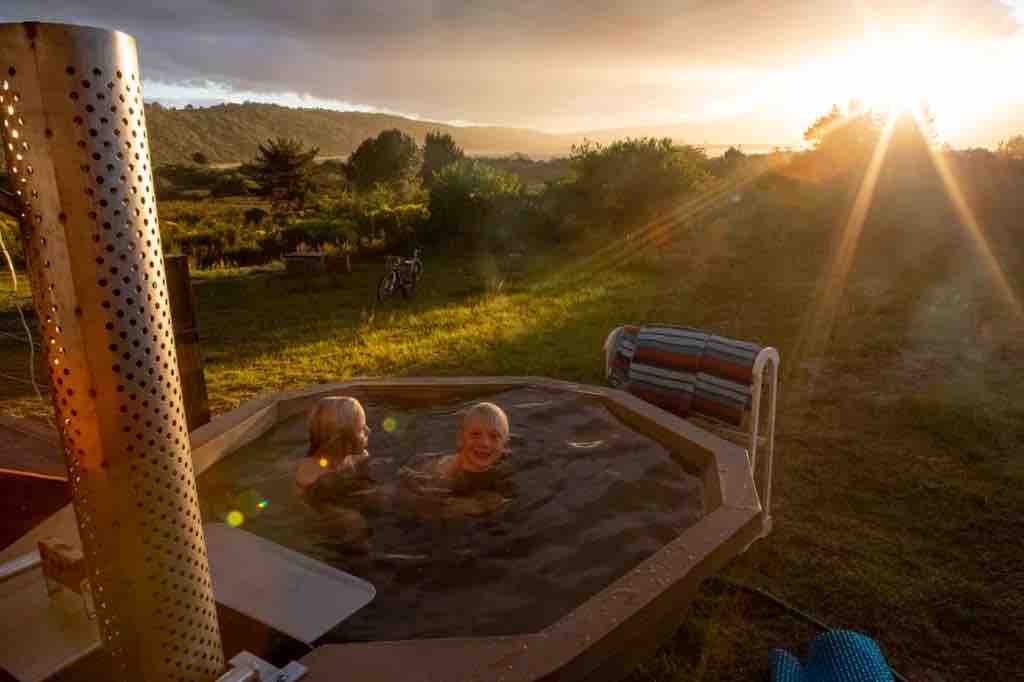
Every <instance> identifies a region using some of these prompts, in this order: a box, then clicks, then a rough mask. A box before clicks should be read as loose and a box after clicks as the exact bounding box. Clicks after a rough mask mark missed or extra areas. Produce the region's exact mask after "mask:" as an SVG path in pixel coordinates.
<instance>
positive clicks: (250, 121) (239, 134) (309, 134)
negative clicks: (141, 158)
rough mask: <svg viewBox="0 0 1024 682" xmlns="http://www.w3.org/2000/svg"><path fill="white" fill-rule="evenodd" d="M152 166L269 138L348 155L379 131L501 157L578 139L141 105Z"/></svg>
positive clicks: (240, 155) (238, 107)
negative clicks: (431, 137) (446, 140)
mask: <svg viewBox="0 0 1024 682" xmlns="http://www.w3.org/2000/svg"><path fill="white" fill-rule="evenodd" d="M146 123H147V126H148V128H149V136H150V141H151V145H150V146H151V148H152V151H153V162H154V163H156V164H162V163H184V162H186V161H188V160H189V159H190V158H191V157H192V155H193V154H194V153H195V152H200V151H201V152H202V153H203V154H205V155H206V157H207V158H208V159H209V160H210V161H211V162H212V163H237V162H241V161H248V160H249V159H251V158H252V157H253V156H254V155H255V154H256V150H257V146H258V145H259V144H260V143H262V142H265V141H266V140H267V139H268V138H271V137H277V136H283V137H294V138H297V139H299V140H301V141H302V142H303V143H305V144H307V145H311V146H315V147H319V148H320V155H321V156H326V157H331V156H335V157H337V156H347V155H348V154H351V153H352V152H353V151H355V149H356V147H358V146H359V143H360V142H362V141H363V140H365V139H366V138H368V137H374V136H376V135H377V134H378V133H380V132H381V131H382V130H387V129H390V128H398V129H399V130H401V131H403V132H405V133H409V134H410V135H412V136H414V137H415V138H416V139H417V140H418V141H419V142H420V143H422V142H423V139H424V138H425V137H426V134H427V133H428V132H429V131H432V130H440V131H442V132H446V133H449V134H450V135H451V136H452V138H453V139H454V140H455V142H456V143H457V144H458V145H459V146H460V147H462V148H463V149H464V150H465V151H466V152H467V153H468V154H471V155H474V156H484V155H486V156H502V155H507V154H512V153H514V152H523V153H527V154H530V155H532V156H538V157H550V156H557V155H562V154H567V153H568V152H569V149H570V147H571V145H572V144H573V142H575V141H577V140H578V139H581V138H580V136H578V135H572V136H570V135H550V134H548V133H542V132H538V131H535V130H528V129H525V128H500V127H489V126H474V127H456V126H451V125H446V124H443V123H432V122H426V121H416V120H413V119H408V118H403V117H401V116H392V115H388V114H367V113H360V112H353V111H330V110H327V109H292V108H289V107H282V106H278V105H276V104H254V103H247V104H221V105H217V106H212V107H203V108H195V109H168V108H165V107H162V106H160V105H158V104H147V105H146Z"/></svg>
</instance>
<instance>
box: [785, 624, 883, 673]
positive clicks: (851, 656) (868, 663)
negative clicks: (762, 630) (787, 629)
mask: <svg viewBox="0 0 1024 682" xmlns="http://www.w3.org/2000/svg"><path fill="white" fill-rule="evenodd" d="M768 667H769V672H770V679H771V682H894V681H893V676H892V671H891V670H890V668H889V664H888V663H886V662H885V657H884V656H882V652H881V651H880V650H879V648H878V645H877V644H875V641H874V640H873V639H870V638H869V637H865V636H864V635H861V634H858V633H856V632H850V631H849V630H830V631H828V632H826V633H824V634H822V635H819V636H818V637H816V638H815V640H814V641H813V642H811V646H810V650H809V652H808V654H807V663H806V664H803V665H802V664H801V663H800V661H799V659H797V657H796V656H794V655H793V654H791V653H789V652H788V651H784V650H782V649H773V650H772V651H771V653H770V654H769V655H768Z"/></svg>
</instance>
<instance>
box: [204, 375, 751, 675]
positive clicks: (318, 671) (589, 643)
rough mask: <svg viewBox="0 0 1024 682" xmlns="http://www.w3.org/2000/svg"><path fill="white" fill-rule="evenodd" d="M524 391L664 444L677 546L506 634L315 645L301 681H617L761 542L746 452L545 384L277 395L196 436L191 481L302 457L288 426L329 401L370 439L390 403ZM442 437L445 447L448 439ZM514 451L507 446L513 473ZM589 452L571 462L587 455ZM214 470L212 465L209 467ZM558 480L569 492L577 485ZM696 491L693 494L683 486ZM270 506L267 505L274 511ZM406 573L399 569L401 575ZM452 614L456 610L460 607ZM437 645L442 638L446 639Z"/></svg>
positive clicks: (449, 401)
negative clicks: (360, 409)
mask: <svg viewBox="0 0 1024 682" xmlns="http://www.w3.org/2000/svg"><path fill="white" fill-rule="evenodd" d="M522 390H532V391H535V392H540V393H541V394H547V395H551V396H556V397H557V396H558V395H560V394H561V395H565V396H579V397H581V398H584V399H586V400H587V401H588V402H590V403H592V404H594V405H598V406H601V407H603V408H604V409H605V410H606V411H607V412H608V413H609V414H611V415H614V417H615V418H616V419H617V420H618V421H619V422H621V423H622V424H623V425H625V426H627V427H628V428H629V429H631V430H632V431H634V432H636V434H637V435H638V437H640V438H641V440H650V441H652V442H654V443H656V444H658V445H660V446H661V448H662V449H663V452H664V453H665V456H666V457H667V458H668V459H670V460H671V462H672V463H673V464H674V465H675V466H677V467H678V469H679V472H678V474H679V477H680V479H679V480H680V481H682V482H681V483H680V485H682V486H683V488H685V489H686V490H687V491H688V493H689V494H690V495H695V496H697V497H698V498H699V509H692V508H691V509H690V510H689V511H687V512H686V513H684V514H683V515H682V517H680V519H683V518H685V519H686V522H685V523H683V522H681V521H680V523H678V524H677V527H678V532H677V534H675V535H674V536H673V537H668V538H664V543H663V544H661V546H660V547H659V548H655V549H653V552H652V553H651V554H650V555H649V556H647V557H646V558H642V559H639V560H638V561H636V562H634V563H633V565H631V566H628V567H624V568H623V569H622V572H621V574H620V575H614V576H612V577H611V578H610V581H608V582H606V584H601V585H600V586H594V587H593V589H592V590H591V591H590V592H589V593H584V594H578V595H575V599H574V602H573V603H571V604H567V605H564V608H563V607H558V608H556V609H554V610H552V609H551V608H548V606H549V605H548V604H546V603H543V604H542V603H538V605H537V609H536V611H537V614H538V615H537V618H535V619H533V625H532V627H531V626H530V625H529V624H527V626H526V627H524V628H522V629H520V630H517V629H516V626H515V624H508V625H507V626H506V624H499V625H497V626H496V625H495V622H494V621H495V620H499V621H500V619H490V621H489V624H488V625H486V626H484V627H480V628H477V630H479V631H482V633H481V634H467V633H470V632H473V631H474V628H473V626H472V625H470V626H467V628H466V629H463V630H459V629H456V630H455V633H456V635H457V636H440V637H439V636H438V632H437V631H431V629H430V628H429V627H427V628H425V629H424V631H423V632H415V628H413V630H409V631H406V632H405V633H404V635H409V636H410V638H404V636H403V638H401V639H399V638H395V639H388V640H385V641H359V642H355V641H350V642H348V643H323V644H321V645H320V646H318V647H317V648H316V649H315V650H314V651H312V652H311V653H310V654H308V655H307V656H305V657H304V658H303V659H302V662H303V663H304V664H306V665H308V666H309V668H310V679H313V680H333V679H337V676H338V675H340V674H345V676H346V677H348V678H349V679H358V680H367V681H371V680H378V679H379V680H393V679H403V680H540V679H558V680H583V679H586V680H594V679H598V680H615V679H620V678H621V677H623V676H624V675H625V674H626V673H627V672H628V671H629V670H630V669H631V668H632V667H633V666H634V665H635V664H636V663H638V662H640V661H642V660H644V659H645V658H646V657H648V656H650V655H651V653H653V651H654V650H655V649H656V648H657V646H658V645H659V644H661V643H662V642H664V641H665V640H666V639H667V638H668V637H669V636H671V634H672V633H673V632H674V631H675V629H676V628H677V627H678V626H679V624H680V623H681V622H682V621H683V620H684V619H685V618H686V615H687V610H688V608H689V605H690V603H691V601H692V599H693V596H694V595H695V593H696V590H697V587H698V585H699V583H700V581H701V580H702V579H703V578H704V577H706V576H708V575H710V574H711V573H713V572H714V571H715V570H717V569H718V568H719V567H720V566H721V565H723V564H724V563H725V562H727V561H728V560H729V559H731V558H732V557H734V556H736V555H737V554H739V553H741V552H742V551H744V550H745V549H746V547H748V546H749V545H750V543H751V542H753V541H754V540H755V539H757V538H758V537H761V536H763V535H764V534H766V533H767V532H768V524H767V521H766V519H765V516H764V514H763V512H762V509H761V505H760V503H759V500H758V494H757V491H756V490H755V484H754V480H753V476H752V474H751V471H750V467H749V465H748V463H747V456H746V453H745V451H744V450H743V449H742V448H740V447H739V446H737V445H735V444H733V443H730V442H728V441H725V440H723V439H721V438H719V437H717V436H715V435H713V434H711V433H709V432H707V431H706V430H703V429H701V428H699V427H697V426H695V425H693V424H692V423H690V422H687V421H685V420H682V419H679V418H677V417H674V416H672V415H669V414H668V413H666V412H664V411H662V410H660V409H658V408H655V407H652V406H651V405H649V404H647V403H645V402H643V401H641V400H639V399H637V398H634V397H633V396H630V395H628V394H626V393H623V392H621V391H616V390H613V389H606V388H600V387H594V386H586V385H581V384H573V383H567V382H561V381H555V380H551V379H543V378H532V377H494V378H487V377H474V378H437V379H379V380H374V379H368V380H360V381H352V382H346V383H339V384H331V385H322V386H316V387H311V388H308V389H304V390H299V391H291V392H286V393H280V394H275V395H272V396H268V397H266V398H263V399H261V400H258V401H255V402H252V403H249V404H247V405H245V406H243V407H241V408H239V409H237V410H235V411H233V412H231V413H228V414H226V415H223V416H222V417H220V418H218V419H216V420H214V422H212V423H211V424H209V425H207V426H205V427H202V428H201V429H200V430H199V431H197V432H196V433H195V434H194V439H195V440H196V441H198V442H199V443H201V444H200V445H198V447H196V448H195V449H194V456H195V459H196V470H197V471H199V472H204V471H206V470H207V469H209V470H210V473H211V474H216V472H217V471H220V470H222V467H224V466H225V465H226V464H228V462H230V460H225V458H226V457H227V456H228V455H229V454H231V453H233V452H235V451H236V450H239V449H240V448H244V447H245V446H246V445H247V444H249V443H251V442H252V441H254V440H256V439H258V438H259V437H260V436H262V435H264V434H274V433H278V434H281V436H280V437H283V441H284V442H285V443H286V444H287V445H288V447H284V448H283V449H282V458H284V459H287V458H289V457H291V458H294V457H295V456H297V454H301V452H298V451H299V450H301V436H299V435H298V434H299V433H300V432H301V428H300V427H298V426H294V424H295V423H296V422H295V420H296V418H297V417H298V416H299V415H302V414H304V413H305V412H306V411H307V410H308V409H309V408H310V407H311V406H312V405H313V404H314V403H315V402H316V401H317V400H318V399H319V398H320V397H323V396H325V395H338V394H346V395H354V396H357V397H359V398H360V399H361V400H362V401H364V403H365V404H367V405H368V406H371V407H369V410H368V411H369V413H370V415H369V416H370V423H371V426H373V427H375V429H377V428H379V426H380V422H381V421H382V418H381V417H382V415H384V414H386V413H387V411H388V410H393V409H396V408H395V406H396V405H405V406H410V405H443V406H457V405H459V404H460V403H465V402H466V401H471V400H474V399H488V400H495V401H496V402H499V403H501V402H502V400H503V398H502V396H506V398H507V399H506V400H505V404H504V405H503V406H504V407H506V409H507V410H508V408H509V400H511V401H513V404H514V401H515V400H517V398H515V397H514V396H516V395H522V394H517V393H515V392H516V391H522ZM509 396H513V397H511V398H508V397H509ZM537 402H541V401H537ZM508 411H509V413H510V417H511V419H512V431H513V434H516V433H517V432H520V433H521V432H523V431H524V430H529V429H530V426H529V421H528V420H524V418H523V413H524V412H526V411H528V409H526V410H515V409H512V410H508ZM450 412H451V413H452V415H453V416H452V418H451V420H449V421H451V422H452V423H454V420H455V417H454V412H455V409H451V410H450ZM375 420H376V422H377V423H376V424H375V423H374V422H375ZM289 422H291V423H292V424H293V426H292V428H291V431H290V435H289V432H288V430H287V429H285V430H283V431H282V430H281V429H278V430H277V431H274V429H275V428H276V427H277V426H278V425H279V424H288V423H289ZM398 427H399V428H401V424H399V425H398ZM442 430H443V429H442ZM449 431H451V429H450V428H449ZM380 435H381V434H380V431H375V433H374V435H372V436H371V452H372V453H374V455H375V456H377V454H378V453H377V451H376V450H374V442H375V441H378V437H379V436H380ZM440 437H441V438H444V439H445V441H444V442H447V440H446V439H447V436H440ZM289 438H291V440H292V441H294V442H290V441H289ZM296 439H297V440H296ZM587 443H588V442H587V441H584V442H582V443H579V444H583V445H587ZM516 446H517V443H516V442H515V441H513V461H515V458H516V454H515V448H516ZM518 446H519V447H520V448H524V447H525V446H526V444H525V443H522V442H520V443H518ZM249 447H251V446H249ZM425 447H426V446H425ZM428 449H429V447H428ZM585 449H586V448H585V447H584V448H583V449H582V450H581V452H580V453H579V456H580V457H585ZM630 454H631V452H630V449H629V448H628V447H625V448H622V449H621V451H620V452H619V454H618V456H619V457H622V458H623V461H624V462H625V461H627V459H628V458H629V457H630ZM221 460H224V461H223V462H221ZM217 462H221V464H220V465H219V466H214V465H215V464H216V463H217ZM566 475H567V476H569V477H570V478H569V481H570V485H571V476H572V475H573V474H572V472H567V473H566ZM258 478H259V476H258V475H257V476H256V479H258ZM692 481H696V482H697V485H696V486H692V485H691V483H690V482H692ZM199 485H200V489H201V490H202V489H203V488H204V486H206V485H208V483H207V479H206V478H204V477H203V476H200V480H199ZM250 487H252V488H253V489H257V490H258V488H259V485H256V486H247V485H242V486H240V489H243V490H245V489H248V488H250ZM253 499H254V500H255V499H256V498H255V497H254V498H253ZM259 501H262V497H261V498H260V499H259V500H258V502H259ZM267 501H268V502H269V504H274V500H273V499H269V500H267ZM678 504H680V505H685V504H686V500H683V499H680V500H678ZM252 526H253V528H258V526H259V524H258V523H256V522H255V521H254V522H253V524H252ZM243 527H244V526H243ZM253 528H249V529H253ZM567 540H568V541H571V538H567ZM383 549H384V550H388V549H389V548H387V547H385V548H383ZM611 554H613V553H612V552H609V555H611ZM612 558H615V557H611V556H609V559H612ZM401 561H402V559H401V558H399V559H396V562H397V563H401ZM357 563H358V560H357ZM619 563H620V564H621V561H620V562H619ZM627 563H629V562H628V561H627ZM614 572H615V571H613V573H614ZM605 576H606V577H605V578H604V579H603V580H608V578H607V572H606V574H605ZM597 582H598V583H600V582H602V580H601V579H599V580H598V581H597ZM378 592H379V596H378V599H382V598H383V599H384V602H385V603H386V601H387V600H386V597H383V594H382V592H383V590H382V589H378ZM584 592H586V590H585V591H584ZM459 608H461V609H463V610H465V608H466V607H465V602H462V603H460V606H459ZM371 613H372V611H371ZM410 618H414V615H413V614H410ZM464 620H465V621H466V622H467V623H472V622H473V614H472V613H465V614H464ZM512 620H514V619H512ZM521 620H523V619H521ZM529 620H530V619H529V618H527V619H525V621H529ZM397 631H398V632H401V631H402V628H398V630H397ZM440 634H441V635H444V631H443V629H442V631H441V632H440ZM349 637H353V638H359V639H361V638H362V637H361V636H360V634H355V635H352V634H351V628H350V629H349V630H346V629H345V626H344V624H343V626H342V628H341V631H340V634H339V635H337V636H335V637H332V636H328V637H326V638H325V640H331V639H341V640H345V639H348V638H349ZM370 638H372V639H377V638H376V637H370Z"/></svg>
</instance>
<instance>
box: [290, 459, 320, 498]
mask: <svg viewBox="0 0 1024 682" xmlns="http://www.w3.org/2000/svg"><path fill="white" fill-rule="evenodd" d="M325 473H327V469H326V468H324V467H322V466H320V462H319V461H317V460H316V459H314V458H312V457H303V458H302V459H300V460H299V464H298V466H297V467H296V468H295V484H296V485H297V486H299V489H300V490H305V489H306V488H308V487H309V486H311V485H313V483H315V482H316V481H317V479H319V478H320V477H321V476H323V475H324V474H325Z"/></svg>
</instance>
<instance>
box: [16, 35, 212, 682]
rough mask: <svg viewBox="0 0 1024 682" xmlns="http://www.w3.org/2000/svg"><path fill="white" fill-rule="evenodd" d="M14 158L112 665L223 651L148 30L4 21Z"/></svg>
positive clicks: (127, 671)
mask: <svg viewBox="0 0 1024 682" xmlns="http://www.w3.org/2000/svg"><path fill="white" fill-rule="evenodd" d="M0 107H2V112H0V113H2V116H0V119H2V121H3V123H2V125H3V129H2V139H3V144H4V151H5V156H6V161H7V168H8V170H9V173H10V175H11V178H12V180H13V182H12V184H13V189H14V191H15V192H16V193H17V195H18V200H19V206H20V212H21V215H20V218H21V226H22V238H23V245H24V247H25V254H26V258H27V260H28V263H29V274H30V279H31V283H32V292H33V298H34V303H35V309H36V312H37V314H38V316H39V321H40V328H41V331H42V334H43V343H44V344H45V346H46V349H47V358H48V363H49V375H50V382H51V388H52V396H53V401H54V409H55V411H56V414H57V418H58V425H59V427H60V432H61V440H62V444H63V448H64V452H65V455H66V457H67V463H68V473H69V476H70V480H71V483H72V490H73V496H74V505H75V511H76V514H77V516H78V525H79V530H80V533H81V537H82V543H83V550H84V552H85V555H86V560H87V563H88V566H89V572H90V580H91V584H92V590H93V596H94V602H95V606H96V613H97V617H98V619H99V624H100V629H101V631H102V633H103V639H104V643H105V649H106V651H107V652H108V653H109V655H110V656H111V658H112V668H111V679H118V678H120V679H132V680H161V681H163V680H182V681H185V680H188V681H191V680H195V681H197V682H198V681H200V680H201V681H203V682H206V681H208V680H211V679H214V678H215V677H216V676H217V675H218V674H219V673H221V672H222V671H223V669H224V657H223V651H222V648H221V642H220V632H219V628H218V624H217V613H216V607H215V603H214V599H213V590H212V585H211V581H210V575H209V568H208V564H207V558H206V545H205V540H204V538H203V531H202V525H201V519H200V513H199V506H198V501H197V494H196V486H195V475H194V473H193V470H192V461H191V455H190V450H189V441H188V431H187V428H186V426H185V413H184V408H183V406H182V397H181V383H180V378H179V376H178V374H177V362H176V355H175V347H174V336H173V331H172V325H171V318H170V306H169V305H168V299H167V286H166V281H165V274H164V267H163V257H162V251H161V245H160V230H159V227H158V223H157V213H156V203H155V200H154V193H153V174H152V169H151V168H150V156H149V142H148V139H147V136H146V125H145V118H144V114H143V106H142V92H141V88H140V76H139V70H138V58H137V54H136V49H135V42H134V40H133V39H132V38H131V37H130V36H127V35H125V34H123V33H118V32H110V31H104V30H99V29H91V28H82V27H74V26H63V25H55V24H3V25H0Z"/></svg>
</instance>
